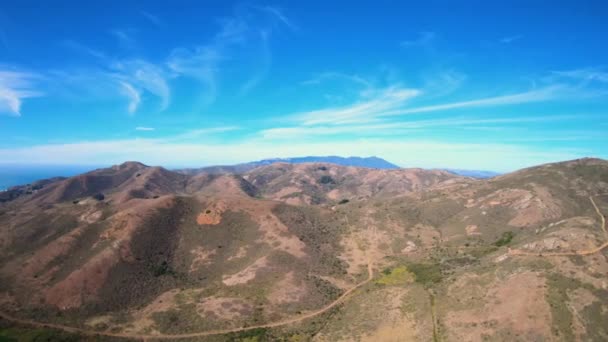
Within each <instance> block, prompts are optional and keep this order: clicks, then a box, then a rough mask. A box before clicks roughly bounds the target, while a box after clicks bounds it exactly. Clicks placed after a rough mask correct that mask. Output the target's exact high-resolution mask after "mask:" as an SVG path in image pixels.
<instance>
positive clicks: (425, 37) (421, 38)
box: [401, 31, 437, 47]
mask: <svg viewBox="0 0 608 342" xmlns="http://www.w3.org/2000/svg"><path fill="white" fill-rule="evenodd" d="M435 38H437V34H436V33H435V32H431V31H422V32H419V33H418V37H417V38H416V39H412V40H404V41H402V42H401V46H406V47H409V46H425V45H429V44H430V43H431V42H432V41H433V40H435Z"/></svg>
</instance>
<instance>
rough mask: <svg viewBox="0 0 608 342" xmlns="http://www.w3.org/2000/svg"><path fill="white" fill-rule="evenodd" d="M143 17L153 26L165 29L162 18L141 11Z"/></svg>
mask: <svg viewBox="0 0 608 342" xmlns="http://www.w3.org/2000/svg"><path fill="white" fill-rule="evenodd" d="M140 13H141V15H142V16H143V17H144V18H146V19H148V21H150V22H151V23H152V24H154V25H155V26H158V27H163V22H162V21H161V20H160V18H159V17H158V16H156V15H154V14H152V13H150V12H148V11H140Z"/></svg>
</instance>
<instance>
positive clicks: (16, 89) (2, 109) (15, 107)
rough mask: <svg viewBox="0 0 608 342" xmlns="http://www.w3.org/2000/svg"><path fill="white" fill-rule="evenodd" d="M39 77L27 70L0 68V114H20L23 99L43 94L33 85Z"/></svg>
mask: <svg viewBox="0 0 608 342" xmlns="http://www.w3.org/2000/svg"><path fill="white" fill-rule="evenodd" d="M39 78H40V76H39V75H36V74H33V73H29V72H22V71H14V70H2V69H0V114H2V113H5V114H9V115H13V116H21V106H22V104H23V100H24V99H27V98H32V97H38V96H42V95H43V94H42V92H40V91H38V90H36V89H35V87H34V81H35V80H37V79H39Z"/></svg>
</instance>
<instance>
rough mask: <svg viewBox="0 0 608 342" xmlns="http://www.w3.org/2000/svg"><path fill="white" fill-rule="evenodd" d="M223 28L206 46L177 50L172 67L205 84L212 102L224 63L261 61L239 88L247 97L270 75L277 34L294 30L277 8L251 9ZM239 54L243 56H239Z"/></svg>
mask: <svg viewBox="0 0 608 342" xmlns="http://www.w3.org/2000/svg"><path fill="white" fill-rule="evenodd" d="M219 23H220V29H219V31H218V32H217V33H216V34H215V35H214V36H213V37H212V38H211V40H210V42H209V43H208V44H205V45H199V46H194V47H190V48H187V47H180V48H176V49H174V50H173V51H172V52H171V54H170V56H169V58H168V60H167V65H168V67H169V68H170V69H171V70H172V71H173V72H175V73H177V74H178V75H180V76H184V77H191V78H194V79H196V80H198V81H199V82H201V84H203V86H204V92H203V99H204V102H205V103H206V104H210V103H212V102H213V101H214V100H215V98H216V96H217V92H218V85H217V83H218V78H219V76H220V72H221V71H222V67H223V65H222V64H223V63H224V62H228V61H230V62H234V61H235V60H237V59H242V60H243V61H244V62H245V63H243V64H245V65H246V64H247V63H248V62H250V61H251V60H254V61H257V62H258V63H257V65H255V66H253V75H252V76H250V77H249V78H247V79H246V80H244V81H243V83H242V85H241V86H240V88H239V92H240V93H241V94H246V93H247V92H249V91H250V90H251V89H253V88H254V87H255V86H257V85H258V84H259V83H260V82H261V81H262V80H263V79H264V78H265V77H266V75H267V74H268V71H269V69H270V66H271V62H272V54H271V51H270V47H269V44H270V43H269V40H270V37H271V35H272V33H273V32H275V31H276V30H278V29H279V28H280V27H279V26H280V25H277V23H281V24H282V25H283V26H288V27H290V28H292V29H293V28H294V27H295V26H294V25H293V24H292V23H291V21H290V20H289V19H288V18H287V16H285V15H284V14H283V12H281V11H280V10H279V9H277V8H275V7H268V6H267V7H255V6H254V7H248V6H245V7H243V8H242V9H241V11H237V12H236V13H235V15H234V16H232V17H227V18H223V19H221V20H219ZM237 51H238V52H239V53H237Z"/></svg>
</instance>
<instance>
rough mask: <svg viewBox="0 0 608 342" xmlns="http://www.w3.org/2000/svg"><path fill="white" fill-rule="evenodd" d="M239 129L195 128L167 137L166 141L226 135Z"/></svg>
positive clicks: (229, 127) (223, 127)
mask: <svg viewBox="0 0 608 342" xmlns="http://www.w3.org/2000/svg"><path fill="white" fill-rule="evenodd" d="M239 129H241V127H239V126H218V127H205V128H197V129H192V130H189V131H186V132H183V133H180V134H177V135H175V136H173V137H169V138H167V139H166V141H176V140H179V141H182V140H191V139H196V138H201V137H206V136H209V135H213V134H220V133H226V132H231V131H236V130H239Z"/></svg>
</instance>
